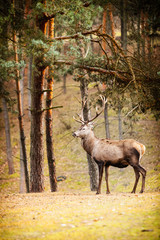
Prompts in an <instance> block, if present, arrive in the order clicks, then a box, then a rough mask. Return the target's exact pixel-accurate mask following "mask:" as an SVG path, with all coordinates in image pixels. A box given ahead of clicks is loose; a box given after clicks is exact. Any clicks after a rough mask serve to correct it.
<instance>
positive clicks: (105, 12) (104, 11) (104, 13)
mask: <svg viewBox="0 0 160 240" xmlns="http://www.w3.org/2000/svg"><path fill="white" fill-rule="evenodd" d="M106 24H107V5H106V6H105V7H104V9H103V18H102V33H104V34H105V33H106V28H107V27H106ZM106 46H107V44H106V41H105V40H104V39H103V41H102V48H103V50H104V51H106ZM102 55H104V52H103V51H102Z"/></svg>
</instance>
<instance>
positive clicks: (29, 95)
mask: <svg viewBox="0 0 160 240" xmlns="http://www.w3.org/2000/svg"><path fill="white" fill-rule="evenodd" d="M32 62H33V56H32V54H31V55H30V57H29V63H28V107H29V109H31V82H32ZM29 117H30V118H31V112H30V111H29Z"/></svg>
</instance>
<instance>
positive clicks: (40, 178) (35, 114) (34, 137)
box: [30, 18, 46, 192]
mask: <svg viewBox="0 0 160 240" xmlns="http://www.w3.org/2000/svg"><path fill="white" fill-rule="evenodd" d="M36 27H37V29H38V30H41V32H42V34H44V35H45V34H46V20H45V19H43V18H42V19H38V18H37V22H36ZM33 59H34V60H33V61H34V66H35V69H36V70H35V71H34V76H33V79H32V86H31V93H32V100H31V101H32V104H31V105H32V106H31V148H30V167H31V170H30V185H31V187H30V191H31V192H43V191H44V149H43V146H44V144H43V89H44V76H45V68H46V66H45V63H44V62H45V59H44V55H43V53H42V54H41V55H39V56H33Z"/></svg>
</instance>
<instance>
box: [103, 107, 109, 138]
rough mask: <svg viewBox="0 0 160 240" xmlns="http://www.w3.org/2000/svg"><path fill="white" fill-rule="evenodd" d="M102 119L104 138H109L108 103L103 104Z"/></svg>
mask: <svg viewBox="0 0 160 240" xmlns="http://www.w3.org/2000/svg"><path fill="white" fill-rule="evenodd" d="M104 120H105V130H106V138H110V131H109V117H108V103H106V104H105V109H104Z"/></svg>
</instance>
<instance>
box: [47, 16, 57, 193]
mask: <svg viewBox="0 0 160 240" xmlns="http://www.w3.org/2000/svg"><path fill="white" fill-rule="evenodd" d="M49 37H50V38H51V39H53V37H54V19H53V18H52V19H50V20H49ZM52 73H53V70H52V69H51V68H49V74H48V78H47V90H48V91H47V97H46V146H47V159H48V168H49V179H50V188H51V192H56V191H57V179H56V164H55V157H54V150H53V137H52V128H53V125H52V122H53V120H52V109H51V108H52V100H53V77H52V76H51V74H52Z"/></svg>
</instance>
